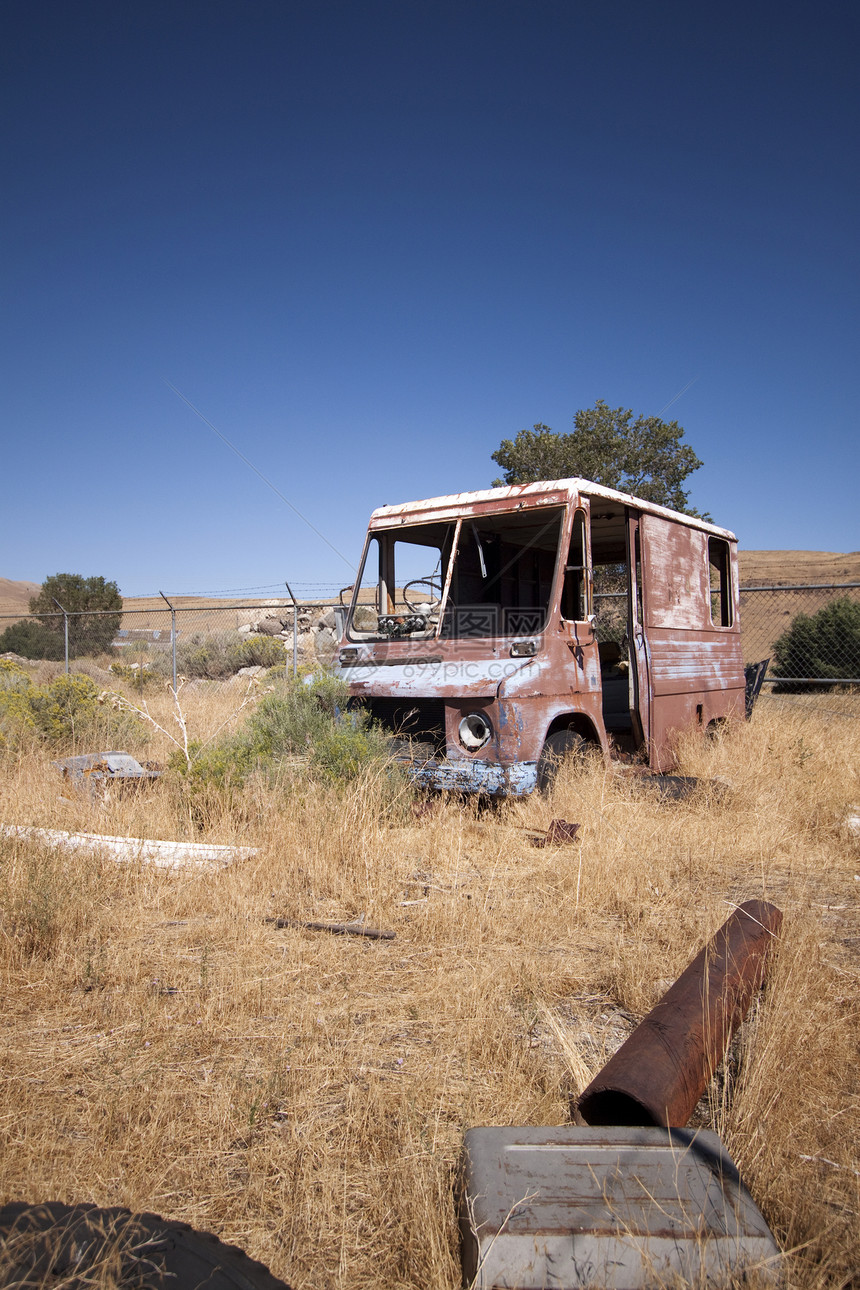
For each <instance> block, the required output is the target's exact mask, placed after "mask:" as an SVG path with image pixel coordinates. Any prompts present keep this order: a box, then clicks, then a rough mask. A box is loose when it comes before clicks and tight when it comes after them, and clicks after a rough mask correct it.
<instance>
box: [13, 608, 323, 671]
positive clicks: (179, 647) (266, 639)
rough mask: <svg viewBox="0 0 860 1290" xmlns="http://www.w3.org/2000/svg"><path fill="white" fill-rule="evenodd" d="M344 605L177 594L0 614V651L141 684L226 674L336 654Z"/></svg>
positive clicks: (304, 663) (295, 666)
mask: <svg viewBox="0 0 860 1290" xmlns="http://www.w3.org/2000/svg"><path fill="white" fill-rule="evenodd" d="M345 616H346V606H344V605H343V604H342V603H341V600H340V598H339V597H330V598H326V599H314V600H313V601H306V602H301V601H292V600H286V599H280V600H266V601H263V602H260V601H257V602H254V603H248V604H243V603H241V602H237V601H230V602H224V601H221V602H214V601H211V602H209V603H208V604H195V605H193V606H192V605H183V604H181V603H179V600H178V599H174V600H173V601H172V602H167V601H166V602H165V604H164V606H163V607H161V606H159V605H158V602H157V601H153V602H152V604H150V605H147V606H146V607H135V608H125V609H123V612H122V613H121V614H117V613H108V612H95V613H82V614H74V613H65V612H60V611H58V612H57V613H55V614H39V615H35V614H24V615H16V616H11V615H9V616H5V617H4V616H0V655H3V654H11V655H13V656H17V657H19V658H23V659H26V660H31V661H32V660H35V659H43V660H48V661H53V662H54V663H57V664H60V665H61V666H62V667H63V668H64V669H65V671H66V672H77V671H86V672H88V673H90V674H92V673H93V671H94V670H96V669H97V670H98V671H104V672H111V673H113V674H114V675H118V676H121V677H122V678H123V679H124V680H126V681H132V682H134V681H136V682H137V683H138V685H139V686H140V687H141V688H143V687H144V686H145V685H146V684H147V683H149V682H156V681H158V680H160V679H164V680H166V681H169V682H170V683H171V684H172V685H173V686H174V688H175V687H176V685H177V683H178V681H179V679H180V678H184V679H185V680H196V679H203V680H225V679H227V678H228V677H231V676H235V675H237V674H244V675H253V674H254V673H255V672H262V671H265V670H267V669H268V668H271V667H278V666H283V667H285V668H286V669H287V670H288V671H291V672H293V673H294V674H295V673H297V672H298V671H299V670H301V669H303V668H307V667H311V666H316V665H318V664H320V663H322V664H327V663H330V662H331V661H332V659H333V658H334V654H335V650H336V648H337V642H338V640H339V639H340V635H341V632H342V627H343V621H344V619H345Z"/></svg>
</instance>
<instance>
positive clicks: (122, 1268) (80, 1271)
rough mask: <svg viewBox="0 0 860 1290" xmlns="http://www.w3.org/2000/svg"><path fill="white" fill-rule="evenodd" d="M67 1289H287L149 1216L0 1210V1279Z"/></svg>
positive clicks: (260, 1269) (211, 1243)
mask: <svg viewBox="0 0 860 1290" xmlns="http://www.w3.org/2000/svg"><path fill="white" fill-rule="evenodd" d="M60 1282H61V1283H62V1285H63V1286H64V1287H66V1288H67V1290H84V1287H86V1286H94V1285H96V1284H98V1285H102V1284H104V1285H108V1284H110V1285H123V1286H128V1287H129V1288H131V1287H134V1290H203V1288H204V1287H205V1290H290V1288H289V1286H288V1285H287V1284H286V1282H284V1281H279V1280H278V1279H277V1278H276V1277H273V1276H272V1274H271V1273H270V1272H269V1270H268V1268H265V1267H264V1266H263V1264H262V1263H256V1262H255V1261H254V1260H253V1259H249V1258H248V1256H247V1254H245V1253H244V1251H243V1250H240V1249H238V1247H237V1246H235V1245H224V1244H223V1243H222V1242H221V1241H219V1240H218V1238H217V1236H212V1235H211V1233H209V1232H197V1231H195V1230H194V1228H192V1227H189V1226H188V1224H187V1223H175V1222H173V1221H172V1220H171V1219H166V1218H159V1217H158V1215H157V1214H132V1213H130V1211H129V1210H127V1209H99V1208H98V1206H96V1205H61V1204H59V1203H58V1202H50V1203H48V1204H44V1205H32V1204H23V1203H15V1204H11V1205H4V1206H3V1208H2V1209H0V1284H2V1285H4V1286H5V1285H16V1286H21V1287H24V1286H47V1285H54V1284H55V1283H57V1284H59V1283H60Z"/></svg>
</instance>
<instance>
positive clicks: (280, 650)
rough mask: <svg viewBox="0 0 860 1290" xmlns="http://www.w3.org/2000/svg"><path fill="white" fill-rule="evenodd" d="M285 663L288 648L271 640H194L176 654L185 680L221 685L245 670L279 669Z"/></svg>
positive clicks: (199, 636)
mask: <svg viewBox="0 0 860 1290" xmlns="http://www.w3.org/2000/svg"><path fill="white" fill-rule="evenodd" d="M284 661H285V654H284V647H283V645H282V644H281V643H280V642H279V641H277V640H275V639H274V638H273V637H271V636H246V637H242V636H239V635H235V636H224V635H212V636H201V635H197V636H192V637H191V639H190V640H187V641H184V642H183V643H182V645H181V646H180V647H179V649H178V650H177V653H176V670H177V672H179V673H180V674H181V675H182V676H187V677H191V678H198V677H199V678H203V679H205V680H209V681H221V680H224V679H225V678H226V677H228V676H235V674H236V673H237V672H238V671H239V669H240V668H243V667H277V666H278V664H282V663H284Z"/></svg>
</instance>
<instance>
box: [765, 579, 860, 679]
mask: <svg viewBox="0 0 860 1290" xmlns="http://www.w3.org/2000/svg"><path fill="white" fill-rule="evenodd" d="M773 659H774V662H773V666H772V668H771V674H772V675H773V676H780V677H785V678H786V681H788V680H789V679H791V678H793V677H799V678H804V679H806V680H816V679H818V678H821V679H824V678H825V677H833V678H834V679H838V678H844V679H845V680H852V679H855V678H857V677H860V603H858V602H857V601H856V600H851V598H850V597H849V596H842V597H841V598H840V599H839V600H831V602H830V604H829V605H825V606H824V608H823V609H819V611H818V613H817V614H798V615H797V617H796V618H795V619H794V621H793V622H792V624H791V626H790V627H789V629H788V631H786V632H783V634H782V636H780V638H779V640H778V641H777V642H776V644H775V645H774V647H773ZM776 688H777V689H780V690H783V691H786V690H791V688H792V687H791V685H789V684H783V685H780V686H778V687H776ZM808 688H809V687H808V686H804V687H803V689H804V690H807V689H808Z"/></svg>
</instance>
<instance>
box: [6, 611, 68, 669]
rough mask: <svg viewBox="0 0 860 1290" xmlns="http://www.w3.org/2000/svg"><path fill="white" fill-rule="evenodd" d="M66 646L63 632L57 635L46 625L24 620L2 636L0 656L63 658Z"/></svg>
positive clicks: (8, 629) (30, 619)
mask: <svg viewBox="0 0 860 1290" xmlns="http://www.w3.org/2000/svg"><path fill="white" fill-rule="evenodd" d="M64 651H65V644H64V641H63V635H62V632H61V633H60V634H59V635H57V633H56V632H55V631H51V630H50V628H48V627H46V626H45V625H44V623H40V622H35V621H34V620H33V619H32V618H29V619H28V618H22V619H21V621H20V622H18V623H13V624H12V626H11V627H7V628H6V630H5V632H3V633H2V634H0V654H9V653H12V654H20V656H21V658H50V659H60V658H62V657H63V654H64Z"/></svg>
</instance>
